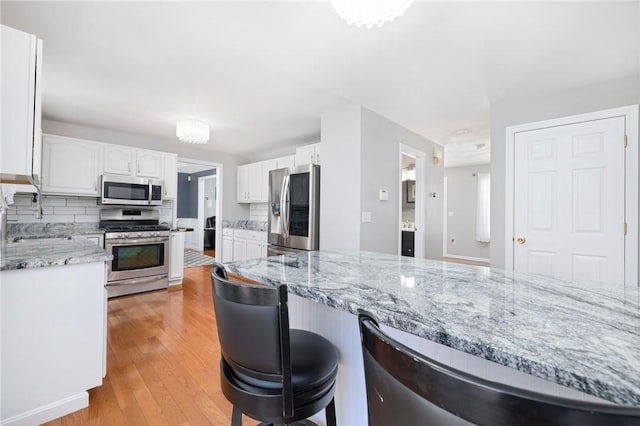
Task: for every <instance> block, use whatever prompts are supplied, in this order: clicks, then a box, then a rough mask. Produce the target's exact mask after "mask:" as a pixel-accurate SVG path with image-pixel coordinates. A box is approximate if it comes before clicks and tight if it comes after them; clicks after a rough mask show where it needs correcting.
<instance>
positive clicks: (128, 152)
mask: <svg viewBox="0 0 640 426" xmlns="http://www.w3.org/2000/svg"><path fill="white" fill-rule="evenodd" d="M103 145H104V160H103V170H104V173H105V174H116V175H124V176H138V177H146V178H151V179H163V178H164V161H165V159H164V157H163V153H162V152H159V151H150V150H147V149H135V148H129V147H127V146H122V145H111V144H103Z"/></svg>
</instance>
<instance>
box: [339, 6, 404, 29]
mask: <svg viewBox="0 0 640 426" xmlns="http://www.w3.org/2000/svg"><path fill="white" fill-rule="evenodd" d="M411 3H413V0H331V5H332V6H333V9H334V10H335V11H336V13H337V14H338V15H340V17H341V18H342V19H344V20H345V21H347V23H348V24H349V25H355V26H356V27H362V26H363V25H364V26H365V27H367V28H372V27H373V26H374V25H375V26H378V27H381V26H383V25H384V23H385V22H391V21H393V20H394V19H395V18H396V17H398V16H402V15H403V14H404V12H405V10H407V8H408V7H409V6H411Z"/></svg>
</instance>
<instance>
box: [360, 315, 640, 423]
mask: <svg viewBox="0 0 640 426" xmlns="http://www.w3.org/2000/svg"><path fill="white" fill-rule="evenodd" d="M358 320H359V323H360V336H361V339H362V355H363V359H364V370H365V381H366V384H367V402H368V411H369V425H391V424H393V425H417V424H424V425H428V424H434V425H470V424H477V425H491V426H500V425H504V426H513V425H518V426H534V425H535V426H542V425H544V426H554V425H557V426H560V425H562V426H567V425H569V426H571V425H576V426H596V425H598V426H605V425H606V426H622V425H625V426H631V425H635V426H638V425H640V408H638V407H627V406H619V405H608V404H602V403H596V402H586V401H576V400H571V399H566V398H560V397H556V396H552V395H544V394H540V393H537V392H531V391H528V390H524V389H518V388H514V387H511V386H507V385H503V384H500V383H495V382H490V381H487V380H483V379H481V378H478V377H476V376H472V375H470V374H467V373H464V372H462V371H458V370H455V369H453V368H450V367H448V366H446V365H443V364H440V363H439V362H437V361H435V360H433V359H430V358H428V357H426V356H424V355H422V354H419V353H417V352H415V351H413V350H412V349H410V348H408V347H406V346H404V345H403V344H401V343H399V342H398V341H396V340H394V339H392V338H391V337H389V336H388V335H386V334H385V333H384V332H383V331H381V330H380V327H379V326H378V323H377V322H376V321H375V319H374V318H373V317H372V316H371V315H370V314H368V313H366V312H364V311H361V313H360V315H359V316H358Z"/></svg>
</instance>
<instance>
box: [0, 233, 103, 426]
mask: <svg viewBox="0 0 640 426" xmlns="http://www.w3.org/2000/svg"><path fill="white" fill-rule="evenodd" d="M111 259H112V256H111V255H110V254H109V253H107V252H106V251H105V250H104V249H102V248H101V247H99V246H97V245H96V244H95V243H93V242H91V241H89V240H88V239H86V238H83V237H74V238H71V237H60V238H43V239H22V240H20V239H18V240H16V242H1V243H0V292H1V295H2V296H1V301H0V303H1V311H0V312H1V320H2V335H1V336H2V338H1V371H2V381H1V392H0V394H1V403H0V423H1V424H2V425H11V424H40V423H44V422H46V421H48V420H52V419H55V418H58V417H61V416H63V415H65V414H68V413H71V412H73V411H76V410H79V409H81V408H84V407H86V406H87V405H88V404H89V395H88V392H87V390H88V389H91V388H94V387H96V386H99V385H101V384H102V378H103V377H104V376H105V373H106V312H107V311H106V290H105V287H104V286H105V282H106V266H105V261H108V260H111Z"/></svg>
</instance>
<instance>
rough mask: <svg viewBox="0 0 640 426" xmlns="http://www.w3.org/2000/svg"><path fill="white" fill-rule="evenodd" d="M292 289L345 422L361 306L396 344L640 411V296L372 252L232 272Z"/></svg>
mask: <svg viewBox="0 0 640 426" xmlns="http://www.w3.org/2000/svg"><path fill="white" fill-rule="evenodd" d="M226 266H227V268H228V269H229V271H230V272H233V273H235V274H237V275H240V276H243V277H245V278H249V279H252V280H255V281H259V282H263V283H265V284H267V285H278V284H281V283H282V284H287V285H288V288H289V293H290V295H291V297H290V320H291V324H292V327H297V328H306V329H309V330H312V331H315V332H318V333H319V334H322V335H324V336H325V337H327V338H328V339H329V340H331V341H332V342H333V343H334V344H336V346H337V347H338V349H339V351H340V356H341V364H340V369H341V370H339V375H338V389H337V393H336V395H337V400H336V409H337V410H338V422H339V424H362V423H366V397H365V388H364V373H363V369H362V355H361V352H360V341H359V337H358V324H357V318H356V316H355V315H354V314H357V311H358V309H365V310H367V311H369V312H371V313H372V314H373V315H374V316H375V317H376V318H377V319H378V321H379V322H380V323H381V324H383V326H385V327H384V329H385V330H386V331H388V332H389V333H390V334H391V335H392V336H393V337H395V338H397V339H398V340H400V341H402V342H403V343H405V344H407V345H408V346H410V347H413V348H414V349H416V350H418V351H420V352H422V353H425V354H426V355H427V356H430V357H432V358H434V359H436V360H438V361H440V362H443V363H446V364H448V365H451V366H453V367H455V368H458V369H461V370H464V371H468V372H470V373H472V374H476V375H479V376H481V377H483V378H486V379H488V380H494V381H498V382H503V383H508V384H511V385H514V386H519V387H526V388H528V389H532V390H534V391H540V392H545V393H551V394H555V395H561V396H567V397H573V398H578V399H590V400H592V399H604V400H606V401H610V402H614V403H618V404H626V405H635V406H640V291H639V290H638V288H629V287H627V288H624V287H620V288H606V287H602V286H599V285H595V284H589V283H572V282H570V281H566V280H559V279H553V278H549V277H544V276H538V275H522V274H513V273H508V272H505V271H503V270H500V269H495V268H487V267H479V266H470V265H460V264H453V263H448V262H440V261H432V260H425V259H414V258H409V257H401V256H396V255H385V254H378V253H370V252H342V251H319V252H309V253H299V254H294V255H288V256H274V257H269V258H262V259H255V260H250V261H246V262H240V263H231V264H228V265H226Z"/></svg>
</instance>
